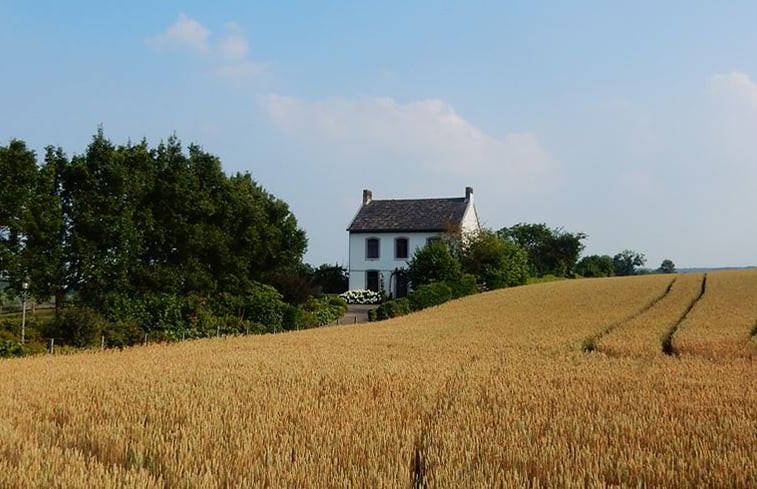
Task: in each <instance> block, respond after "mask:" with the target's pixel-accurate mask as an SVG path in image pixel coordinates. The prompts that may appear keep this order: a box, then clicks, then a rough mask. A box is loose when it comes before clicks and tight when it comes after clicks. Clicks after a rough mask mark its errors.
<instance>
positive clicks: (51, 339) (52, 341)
mask: <svg viewBox="0 0 757 489" xmlns="http://www.w3.org/2000/svg"><path fill="white" fill-rule="evenodd" d="M53 353H55V338H50V355H52V354H53Z"/></svg>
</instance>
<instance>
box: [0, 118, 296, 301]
mask: <svg viewBox="0 0 757 489" xmlns="http://www.w3.org/2000/svg"><path fill="white" fill-rule="evenodd" d="M0 180H1V181H0V277H6V278H7V279H8V280H9V283H10V284H11V287H16V288H17V284H18V283H19V281H20V279H21V277H23V276H24V275H25V274H27V273H28V274H30V276H31V278H32V293H33V294H35V295H36V296H37V297H38V298H47V297H50V296H55V297H56V299H57V300H60V299H62V297H63V295H64V294H65V293H68V292H71V291H75V292H76V293H77V294H78V296H79V298H80V300H81V302H82V303H84V304H86V305H90V306H93V307H95V308H98V307H99V306H101V305H102V304H103V303H104V302H105V301H106V298H107V297H108V296H109V295H112V294H119V295H126V296H138V295H145V294H156V293H169V294H198V295H211V294H217V293H231V294H235V295H239V294H245V293H246V292H247V291H249V290H251V289H252V288H253V286H254V284H255V283H256V282H266V281H267V280H268V279H269V277H270V276H271V275H272V274H274V273H277V272H279V271H281V270H286V269H296V267H297V266H298V265H299V264H300V263H301V261H302V256H303V254H304V252H305V249H306V245H307V240H306V237H305V233H304V231H303V230H301V229H300V228H299V227H298V226H297V221H296V219H295V217H294V216H293V215H292V213H291V212H290V210H289V207H288V206H287V204H286V203H285V202H283V201H281V200H279V199H277V198H275V197H274V196H272V195H270V194H269V193H268V192H266V191H265V190H264V189H263V188H262V187H260V186H259V185H258V184H257V183H256V182H255V181H254V180H253V179H252V177H251V176H250V174H247V173H244V174H239V173H238V174H235V175H231V176H227V175H226V174H225V173H224V172H223V170H222V167H221V162H220V160H219V159H218V158H217V157H215V156H213V155H211V154H209V153H207V152H205V151H203V150H202V149H201V148H200V147H199V146H196V145H190V146H189V147H188V149H187V151H185V150H184V149H183V148H182V146H181V143H180V142H179V140H178V139H177V138H176V137H170V138H168V140H167V141H166V142H164V143H161V144H159V145H158V146H157V147H155V148H151V147H149V146H148V144H147V143H146V142H145V141H142V142H141V143H139V144H132V143H127V144H126V145H121V146H116V145H114V144H113V143H111V142H110V141H109V140H108V139H106V138H105V136H104V134H103V131H102V129H100V130H98V131H97V133H96V134H95V135H94V136H93V138H92V141H91V143H90V144H89V146H88V147H87V149H86V151H85V152H84V153H83V154H80V155H74V156H73V157H71V158H68V157H67V156H66V154H65V153H64V152H63V150H62V149H61V148H54V147H48V148H47V149H46V154H45V160H44V162H43V163H42V164H41V165H39V166H38V165H37V162H36V156H35V155H34V153H33V152H32V151H30V150H28V149H27V148H26V146H25V144H24V143H23V142H21V141H17V140H13V141H11V142H10V144H9V145H8V146H7V147H0Z"/></svg>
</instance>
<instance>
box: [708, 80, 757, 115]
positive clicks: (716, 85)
mask: <svg viewBox="0 0 757 489" xmlns="http://www.w3.org/2000/svg"><path fill="white" fill-rule="evenodd" d="M710 91H711V93H712V94H713V95H714V96H716V97H723V98H725V99H727V100H730V101H732V102H737V103H742V104H746V105H747V106H748V107H749V108H751V109H754V110H757V83H755V82H754V81H752V79H751V78H750V77H749V75H747V74H746V73H743V72H740V71H734V72H731V73H725V74H717V75H714V76H713V77H712V78H711V79H710Z"/></svg>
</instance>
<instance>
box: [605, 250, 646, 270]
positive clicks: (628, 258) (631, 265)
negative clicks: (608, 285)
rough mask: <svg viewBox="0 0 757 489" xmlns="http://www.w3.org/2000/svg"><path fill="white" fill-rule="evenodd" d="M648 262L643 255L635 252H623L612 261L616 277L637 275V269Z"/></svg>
mask: <svg viewBox="0 0 757 489" xmlns="http://www.w3.org/2000/svg"><path fill="white" fill-rule="evenodd" d="M646 262H647V259H646V257H644V254H643V253H638V252H636V251H633V250H623V251H621V252H620V253H618V254H617V255H615V256H614V257H613V259H612V264H613V268H614V270H615V275H618V276H625V275H636V273H637V270H636V267H641V266H644V264H645V263H646Z"/></svg>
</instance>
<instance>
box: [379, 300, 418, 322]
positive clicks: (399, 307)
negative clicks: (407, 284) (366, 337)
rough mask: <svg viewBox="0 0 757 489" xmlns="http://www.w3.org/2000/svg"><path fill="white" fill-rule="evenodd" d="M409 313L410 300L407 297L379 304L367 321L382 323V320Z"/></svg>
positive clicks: (410, 308)
mask: <svg viewBox="0 0 757 489" xmlns="http://www.w3.org/2000/svg"><path fill="white" fill-rule="evenodd" d="M411 311H412V307H411V305H410V299H408V298H407V297H400V298H398V299H393V300H390V301H386V302H385V303H383V304H381V305H380V306H379V307H377V308H376V310H375V313H374V314H371V315H370V316H369V319H370V320H371V321H382V320H384V319H391V318H394V317H399V316H404V315H406V314H410V312H411ZM371 312H373V311H371Z"/></svg>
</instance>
